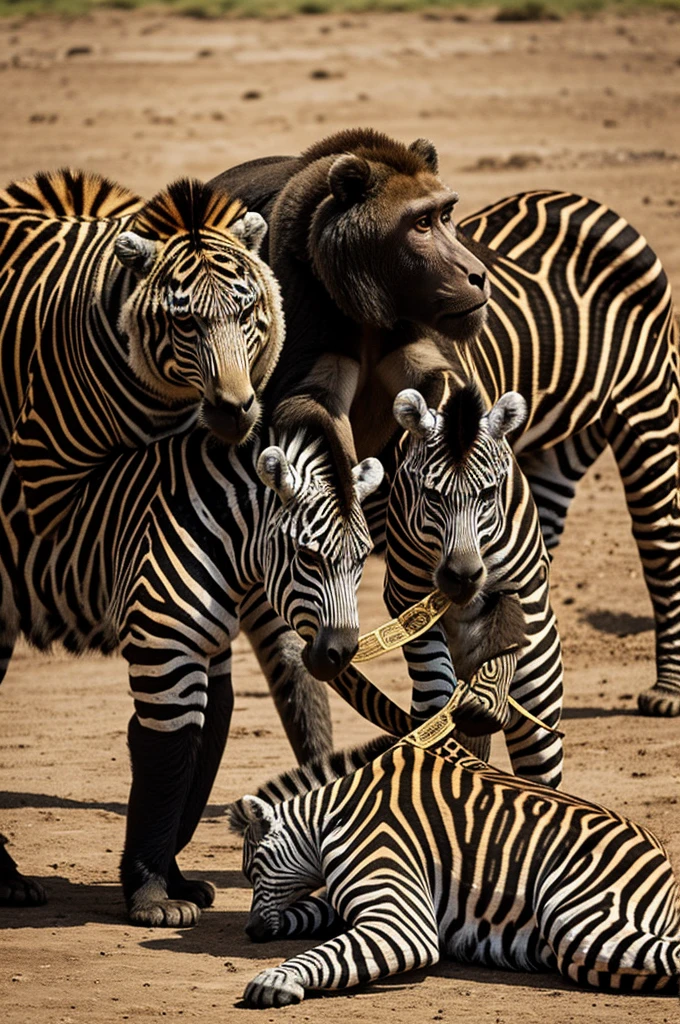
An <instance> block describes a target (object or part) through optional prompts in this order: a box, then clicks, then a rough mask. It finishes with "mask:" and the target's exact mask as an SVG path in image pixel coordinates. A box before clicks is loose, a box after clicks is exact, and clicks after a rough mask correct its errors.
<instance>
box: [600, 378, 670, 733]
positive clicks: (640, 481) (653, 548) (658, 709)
mask: <svg viewBox="0 0 680 1024" xmlns="http://www.w3.org/2000/svg"><path fill="white" fill-rule="evenodd" d="M670 372H671V371H670V370H669V374H670ZM673 378H674V384H673V387H672V388H671V387H670V386H667V387H665V389H664V391H663V396H664V401H663V402H661V400H660V399H659V397H658V396H659V395H660V394H661V392H660V391H659V390H658V388H659V386H660V385H657V387H656V389H654V390H653V392H652V394H653V397H654V402H653V406H654V408H653V412H652V413H650V412H648V411H647V410H646V409H645V402H649V401H650V399H647V398H646V397H645V398H643V399H642V400H641V401H639V402H638V404H637V406H635V405H634V404H633V403H629V405H626V404H625V403H624V401H623V400H620V401H619V403H618V405H616V406H615V408H614V411H613V412H612V414H611V416H610V418H609V419H608V420H607V422H606V424H605V427H606V431H607V436H608V439H609V443H610V444H611V446H612V449H613V451H614V455H615V456H616V461H617V463H618V467H619V472H620V474H621V479H622V481H623V486H624V489H625V492H626V501H627V503H628V511H629V512H630V516H631V519H632V521H633V536H634V537H635V541H636V543H637V547H638V552H639V555H640V559H641V561H642V567H643V571H644V576H645V582H646V584H647V589H648V591H649V596H650V598H651V601H652V606H653V608H654V619H655V623H656V674H657V678H656V683H655V685H654V686H653V687H652V688H651V689H649V690H645V691H644V692H643V693H641V694H640V695H639V697H638V707H639V709H640V711H641V712H642V714H644V715H663V716H669V717H671V716H675V715H680V587H678V580H680V507H679V492H678V480H679V476H680V459H679V447H678V423H677V421H678V388H677V382H676V381H675V372H673ZM637 392H638V393H641V392H642V393H643V394H644V395H645V396H646V395H647V393H648V392H649V389H648V388H647V389H645V388H644V387H643V386H642V385H640V386H639V387H638V388H637Z"/></svg>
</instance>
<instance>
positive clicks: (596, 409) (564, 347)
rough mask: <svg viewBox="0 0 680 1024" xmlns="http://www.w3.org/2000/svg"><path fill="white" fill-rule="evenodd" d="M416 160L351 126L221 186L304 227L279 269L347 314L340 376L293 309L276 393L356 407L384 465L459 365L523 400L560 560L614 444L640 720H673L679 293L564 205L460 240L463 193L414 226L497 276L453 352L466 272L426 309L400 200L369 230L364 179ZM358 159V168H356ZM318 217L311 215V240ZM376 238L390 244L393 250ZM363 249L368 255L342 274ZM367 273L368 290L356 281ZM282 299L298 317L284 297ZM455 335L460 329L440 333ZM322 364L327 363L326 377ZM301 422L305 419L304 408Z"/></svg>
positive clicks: (546, 197) (527, 199)
mask: <svg viewBox="0 0 680 1024" xmlns="http://www.w3.org/2000/svg"><path fill="white" fill-rule="evenodd" d="M407 148H408V152H409V153H411V154H413V153H414V152H415V153H416V154H417V155H419V157H420V158H424V159H425V160H426V163H427V164H428V166H429V167H430V169H431V170H432V173H433V174H436V151H435V148H434V146H433V145H432V144H431V143H427V142H426V141H425V140H418V141H417V142H415V143H413V144H412V145H411V146H410V147H404V146H400V144H399V143H397V142H395V141H394V140H389V139H387V138H386V137H385V136H383V135H381V134H380V133H378V132H374V131H372V130H370V129H365V130H364V129H356V130H352V131H349V132H340V133H338V135H337V136H333V137H331V138H328V139H325V140H324V141H323V142H320V143H318V144H317V145H315V146H313V147H311V149H310V150H308V151H307V152H306V153H304V154H302V156H300V157H272V158H267V159H265V160H258V161H251V162H250V163H249V164H244V165H242V166H240V167H236V168H232V169H231V170H229V171H226V172H225V173H224V174H222V175H220V176H219V177H218V178H216V179H215V184H216V185H218V186H220V187H224V188H227V189H230V190H232V191H233V194H236V195H241V196H243V197H244V198H247V201H248V207H249V209H253V210H259V211H260V212H261V213H262V214H263V216H265V218H267V220H268V221H270V223H271V224H272V227H273V229H275V230H274V235H275V236H276V235H277V234H278V235H279V236H281V232H282V231H283V232H284V233H287V234H288V235H291V234H292V233H293V227H294V224H293V221H294V216H295V214H296V213H297V216H299V218H300V225H299V228H300V233H301V235H302V237H304V239H305V243H306V244H307V249H306V250H305V251H304V252H303V251H302V249H301V248H300V249H299V251H298V250H296V251H294V252H287V251H283V252H281V253H277V252H276V237H274V238H270V239H269V242H270V244H269V255H268V259H270V261H271V262H272V265H273V266H275V267H276V268H278V267H279V265H280V264H282V265H284V266H287V267H288V271H289V273H291V274H292V272H293V270H294V266H293V265H294V264H296V263H297V262H300V261H303V260H307V263H308V264H309V267H310V268H314V269H315V270H317V271H318V270H319V269H323V271H324V272H325V273H327V275H328V279H327V280H326V283H325V285H323V284H321V280H320V278H319V274H318V273H316V274H314V273H312V271H311V269H310V285H309V287H310V289H313V293H314V297H315V298H314V303H315V308H316V307H317V306H319V305H320V304H321V303H322V301H323V302H325V303H326V306H328V304H329V303H330V307H329V309H331V310H333V309H334V310H335V314H336V315H334V314H333V313H332V312H329V311H328V310H327V313H326V316H325V322H324V339H323V340H324V344H325V345H326V346H327V342H328V338H330V339H331V341H332V342H333V344H334V345H335V349H334V351H335V350H337V351H341V347H340V343H342V345H344V349H342V356H343V358H342V359H338V360H337V361H336V364H334V365H333V367H330V365H329V363H328V359H327V356H326V355H325V353H324V352H322V351H321V350H320V340H319V336H318V335H317V334H316V333H315V332H314V331H311V330H310V329H309V317H310V315H311V314H310V311H309V309H307V308H306V307H305V306H304V304H303V303H294V308H293V311H292V312H294V314H295V318H296V320H299V324H296V323H295V322H294V319H293V317H292V316H289V317H288V333H289V340H290V337H291V335H293V334H296V335H297V336H298V340H297V342H296V345H297V349H296V351H297V355H298V358H297V359H296V360H294V361H289V362H287V363H286V364H285V365H284V364H283V362H282V363H281V364H280V366H279V369H278V371H277V372H276V373H275V374H274V376H273V378H272V383H273V386H274V388H276V387H277V386H278V385H279V384H280V382H283V383H284V384H285V385H286V387H287V389H288V392H289V393H291V394H292V393H295V392H296V393H297V394H298V396H303V397H304V398H305V399H307V398H308V399H310V400H311V401H313V402H316V403H322V404H324V403H325V404H326V405H327V407H328V408H330V409H334V410H337V409H338V408H339V407H341V408H342V409H346V410H349V409H350V408H351V427H352V433H353V437H354V441H355V444H356V450H357V452H358V455H359V457H363V456H366V455H379V456H380V457H382V455H381V451H382V448H383V445H384V444H385V443H386V442H387V439H388V437H389V431H390V411H391V405H392V401H393V400H394V397H395V395H396V394H397V393H398V392H399V391H401V390H402V389H403V388H406V387H417V388H418V390H419V391H421V392H422V394H423V395H425V397H426V399H427V402H428V404H429V405H430V406H434V407H437V405H438V402H439V398H440V395H439V394H438V393H437V392H436V390H435V391H431V390H429V388H428V386H427V385H428V383H431V382H432V379H433V377H434V378H436V376H437V374H438V371H440V370H441V369H451V368H452V367H456V366H458V363H459V360H461V359H462V361H463V363H464V366H463V374H462V376H463V377H464V378H469V377H471V376H476V377H477V379H479V380H480V382H481V385H482V390H483V393H484V396H485V398H486V400H487V401H488V404H489V405H493V404H494V403H495V402H496V401H497V400H498V398H499V397H500V395H502V394H504V393H505V392H506V391H510V390H513V391H518V392H519V393H520V394H521V395H522V396H523V397H524V399H525V400H526V402H527V405H528V410H529V411H528V418H527V422H526V424H525V427H524V430H523V432H522V434H521V436H520V437H518V438H515V439H514V443H515V450H516V452H517V453H518V456H519V459H520V464H521V466H522V468H523V470H524V472H525V473H526V474H527V476H528V478H529V483H530V485H531V489H532V492H533V495H534V498H535V500H536V503H537V505H538V509H539V515H540V518H541V525H542V528H543V529H544V535H545V539H546V543H547V546H548V547H549V548H552V547H554V546H555V545H556V544H557V543H558V541H559V538H560V535H561V533H562V530H563V527H564V521H565V516H566V513H567V510H568V507H569V504H570V502H571V499H572V498H573V495H574V492H575V487H576V485H577V483H578V481H579V480H580V479H581V477H582V476H583V474H584V473H585V472H586V470H587V469H588V468H589V466H591V465H592V464H593V462H594V461H595V460H596V458H597V457H598V456H599V455H600V454H601V453H602V451H603V450H604V449H605V447H606V446H607V445H610V446H611V448H612V451H613V453H614V455H615V457H616V460H617V463H618V467H619V471H620V473H621V477H622V480H623V484H624V488H625V493H626V501H627V504H628V510H629V513H630V516H631V520H632V524H633V533H634V537H635V540H636V543H637V546H638V551H639V554H640V558H641V561H642V565H643V569H644V575H645V580H646V583H647V587H648V590H649V594H650V597H651V601H652V605H653V609H654V617H655V622H656V666H657V679H656V683H655V685H654V687H653V688H651V689H649V690H647V691H646V692H644V693H642V694H640V697H639V707H640V710H641V711H642V712H643V713H645V714H651V715H680V590H679V589H678V587H677V580H678V577H679V576H680V509H679V507H678V477H679V469H680V462H679V456H678V448H679V446H678V440H679V439H678V390H679V382H678V346H677V331H676V329H675V326H674V320H673V308H672V301H671V293H670V287H669V284H668V280H667V278H666V275H665V273H664V271H663V268H662V266H661V264H660V262H659V259H658V257H657V256H656V255H655V253H654V252H653V251H652V250H651V248H650V247H649V245H648V244H647V243H646V241H645V239H644V238H643V237H642V236H641V235H640V234H639V233H638V232H637V231H636V230H635V229H634V228H633V227H632V226H631V225H630V224H628V223H627V222H626V221H625V220H624V219H623V218H622V217H620V216H619V215H618V214H616V213H615V212H613V211H612V210H610V209H609V208H608V207H606V206H605V205H603V204H602V203H598V202H595V201H594V200H591V199H587V198H585V197H582V196H578V195H574V194H573V193H570V192H556V191H548V190H541V191H533V192H525V193H522V194H520V195H516V196H511V197H510V198H508V199H504V200H501V201H500V202H498V203H494V204H492V205H491V206H489V207H488V208H487V209H485V210H483V211H482V212H481V213H478V214H474V215H473V216H471V217H468V218H467V219H465V220H463V221H461V222H460V224H459V225H458V228H457V229H456V227H455V225H454V220H453V214H452V207H453V204H454V203H455V200H456V199H457V196H456V195H455V193H451V192H450V190H449V192H448V198H447V199H446V202H445V203H444V205H443V206H441V205H437V203H436V202H435V200H436V198H437V197H436V195H433V196H432V197H431V198H432V203H431V204H430V205H429V206H428V204H427V203H426V202H425V198H423V202H422V204H418V205H419V209H418V211H417V212H416V211H413V217H412V220H413V223H412V224H411V227H413V228H414V229H415V230H416V231H422V242H423V245H425V243H426V241H427V238H428V235H429V236H432V237H434V236H435V234H436V235H437V236H440V235H441V234H442V232H449V233H451V232H452V233H453V234H454V236H455V237H457V239H458V241H459V242H462V243H463V245H465V246H466V247H467V248H468V249H469V250H470V252H471V254H472V255H474V256H475V257H476V258H477V259H478V260H480V261H481V263H482V264H483V265H484V266H485V267H486V271H487V274H488V280H489V281H490V283H491V300H490V302H489V303H488V316H487V317H486V325H485V326H484V327H483V329H482V331H481V334H480V336H479V340H478V341H477V342H476V343H475V344H473V345H471V346H469V348H468V351H467V355H466V354H465V352H464V350H463V346H462V345H461V344H460V342H459V341H458V342H456V341H455V339H456V335H455V334H453V333H451V334H450V337H451V338H453V339H454V341H453V343H452V342H451V341H449V342H448V344H446V343H443V340H442V338H441V337H439V336H438V335H437V334H436V333H435V332H434V331H433V330H432V323H433V320H432V312H433V308H434V307H435V305H436V302H435V299H436V298H437V297H438V296H447V295H448V297H449V299H450V300H451V301H453V299H455V296H456V289H457V282H458V281H459V272H460V263H458V264H457V265H455V266H454V263H453V262H452V263H451V265H450V275H449V281H448V287H446V284H444V285H441V287H438V288H435V289H434V290H433V293H432V294H429V295H428V293H427V290H426V289H425V290H424V285H423V282H422V280H421V278H422V275H423V270H424V268H423V260H422V259H421V258H420V257H419V255H418V253H417V252H413V251H411V250H409V248H408V242H407V241H406V238H407V234H408V231H407V228H408V225H406V224H404V225H402V224H399V226H398V227H399V230H395V224H394V218H395V217H396V216H397V213H398V212H399V202H398V200H399V199H400V198H401V193H400V192H399V191H398V187H395V189H394V190H393V193H392V198H393V200H394V202H393V203H392V205H391V206H389V207H388V211H387V213H386V212H385V210H384V209H383V208H381V209H380V210H379V211H378V212H379V213H380V214H381V215H384V216H382V218H381V217H379V216H377V217H367V218H365V220H364V221H362V220H361V210H362V205H361V204H362V202H364V194H363V193H362V190H361V188H360V184H361V182H360V177H361V167H362V166H364V167H368V168H370V169H371V170H372V174H373V177H374V180H375V183H376V186H375V191H376V192H377V194H378V196H379V195H380V190H381V187H384V182H385V181H389V180H390V178H391V176H392V173H393V169H394V167H397V166H400V167H401V171H402V173H403V171H404V166H405V164H404V161H405V160H406V155H405V154H406V150H407ZM348 152H353V153H355V154H356V155H357V156H358V157H359V158H360V160H359V162H358V163H357V161H354V163H351V162H350V161H348V160H347V159H346V158H345V154H347V153H348ZM321 160H325V161H326V162H325V163H324V164H323V168H325V169H326V178H325V179H324V181H323V182H322V183H321V184H318V192H317V193H315V194H314V195H313V196H312V197H311V198H312V200H313V202H310V203H309V204H308V205H307V206H305V207H303V208H301V209H299V210H297V211H296V210H295V208H294V206H291V204H290V203H289V201H288V198H289V195H290V196H292V197H293V199H294V198H295V197H296V195H297V192H296V189H297V187H298V185H299V186H300V187H302V185H303V184H304V183H305V182H306V181H311V180H312V179H311V174H312V167H313V163H314V161H321ZM334 160H337V161H338V164H339V169H342V168H344V169H345V170H351V169H354V173H355V175H356V177H357V181H356V182H355V187H354V189H353V190H352V189H350V188H349V187H347V188H345V190H344V194H341V195H339V196H337V195H334V194H333V189H332V185H333V182H332V180H331V175H330V173H329V169H330V168H331V166H333V161H334ZM362 161H363V164H362V163H361V162H362ZM395 161H396V162H395ZM400 161H401V163H400ZM402 164H404V166H402ZM323 168H322V169H323ZM381 183H382V185H381ZM350 184H351V182H350ZM372 191H373V190H371V189H369V190H368V193H367V195H368V198H367V199H365V202H366V203H367V204H370V203H371V202H374V200H373V199H372V198H371V197H372ZM395 196H396V197H397V198H396V199H395ZM376 202H377V200H376ZM352 203H354V206H355V208H356V209H357V210H358V211H359V215H358V216H357V218H355V220H356V224H353V223H352V221H351V217H350V212H351V211H350V208H351V206H352ZM313 204H316V206H314V205H313ZM426 206H428V208H427V209H425V207H426ZM430 207H431V208H430ZM312 210H314V212H315V218H314V222H313V224H311V225H310V224H308V223H307V219H309V218H310V216H311V211H312ZM406 212H407V215H408V210H407V211H406ZM343 218H346V219H347V221H348V224H349V226H350V227H352V231H350V230H349V227H348V229H347V230H340V229H338V228H337V224H343V225H344V220H343ZM418 218H420V219H418ZM329 224H330V225H331V226H332V227H334V228H335V230H334V232H333V231H328V232H327V235H326V237H325V239H324V248H323V251H322V250H321V247H320V246H317V247H315V240H316V239H318V237H319V235H320V233H321V232H322V230H323V228H324V226H327V225H329ZM303 228H305V229H309V230H305V231H302V229H303ZM362 228H363V234H362ZM387 229H389V230H387ZM435 229H436V230H435ZM381 230H385V231H386V234H385V235H384V237H381V234H380V232H381ZM381 241H382V243H383V247H382V249H380V248H379V244H380V242H381ZM352 243H354V245H355V249H356V251H357V252H358V253H359V257H361V258H357V259H356V260H349V259H348V257H347V252H348V246H350V245H351V244H352ZM362 246H363V247H362ZM366 253H370V259H369V258H368V257H367V256H366ZM404 262H406V263H409V262H410V264H411V265H412V266H413V267H414V268H415V271H416V277H414V278H413V279H412V281H417V284H418V287H417V288H416V287H415V285H414V286H413V287H411V288H407V287H401V288H399V289H396V294H392V293H393V292H395V281H394V280H393V278H392V277H391V276H390V275H391V274H392V273H393V271H394V270H395V268H396V269H397V270H399V269H400V268H401V267H402V266H403V264H404ZM359 267H360V268H361V269H362V270H363V273H364V277H365V280H363V281H357V274H358V268H359ZM435 270H436V268H433V270H432V272H433V275H434V277H433V279H434V278H436V273H435ZM334 272H335V281H334V282H333V280H332V276H333V273H334ZM371 275H373V276H372V277H371ZM418 275H420V276H418ZM282 280H283V278H282ZM399 280H401V278H400V279H399ZM333 283H334V284H335V286H336V287H335V289H333V288H332V287H331V285H332V284H333ZM360 285H363V287H361V286H360ZM390 289H392V292H390ZM386 291H387V292H388V293H389V294H390V295H391V296H392V298H393V300H394V302H395V303H397V305H399V306H404V307H406V308H407V309H408V310H409V311H410V312H409V315H407V316H406V317H405V319H398V320H396V321H395V322H394V323H391V324H389V326H387V327H385V326H384V325H383V326H380V324H378V323H376V322H375V321H374V320H369V319H367V314H366V310H367V309H369V311H370V309H371V306H372V305H380V301H379V300H380V299H381V298H382V297H383V296H384V293H385V292H386ZM486 291H487V289H486V284H485V294H486ZM283 292H284V301H286V302H288V301H289V296H288V295H287V294H286V292H287V286H286V284H285V282H284V286H283ZM376 295H377V296H378V298H377V299H376V297H375V296H376ZM341 296H342V301H341ZM419 299H420V300H422V301H421V303H420V306H419V305H418V300H419ZM428 300H431V301H429V302H428ZM343 303H344V309H341V306H343ZM351 303H353V308H352V310H350V312H348V311H347V307H348V304H351ZM324 308H325V307H324ZM475 315H476V314H475ZM428 325H429V326H428ZM450 327H451V320H449V321H448V322H447V323H446V324H445V325H443V326H440V328H439V329H440V330H444V331H447V330H448V329H449V328H450ZM343 332H344V333H343ZM337 335H340V336H341V337H340V340H339V341H338V340H337V338H336V336H337ZM326 336H328V337H326ZM458 337H460V334H459V335H458ZM321 357H323V358H324V359H325V360H326V361H325V362H324V363H323V367H322V364H321ZM315 365H316V367H317V369H316V370H314V371H313V370H312V369H311V368H312V367H315ZM322 369H323V371H324V372H321V370H322ZM331 369H332V370H333V372H331ZM471 371H474V373H473V372H471ZM296 375H297V380H294V378H295V377H296ZM301 407H303V408H304V407H306V406H305V403H304V402H301ZM343 426H344V425H343ZM345 433H346V431H345Z"/></svg>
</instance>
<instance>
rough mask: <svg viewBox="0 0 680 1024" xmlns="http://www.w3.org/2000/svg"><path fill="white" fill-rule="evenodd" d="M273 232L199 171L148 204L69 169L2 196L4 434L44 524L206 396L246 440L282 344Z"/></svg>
mask: <svg viewBox="0 0 680 1024" xmlns="http://www.w3.org/2000/svg"><path fill="white" fill-rule="evenodd" d="M265 232H266V224H265V222H264V220H263V219H262V217H261V216H260V215H259V214H257V213H246V212H245V208H244V206H243V204H242V203H241V202H240V200H236V199H231V198H230V197H228V196H225V195H224V194H223V193H220V192H217V191H215V190H214V189H212V188H210V187H209V186H206V185H203V184H201V183H200V182H197V181H189V180H181V181H178V182H175V183H174V184H172V185H170V186H168V188H167V189H165V190H164V191H162V192H160V193H158V195H156V196H155V197H154V198H153V199H151V200H150V201H149V202H146V203H145V202H143V201H142V200H140V199H139V198H138V197H137V196H135V195H133V194H132V193H130V192H128V191H127V190H126V189H123V188H121V187H120V186H118V185H115V184H113V183H111V182H109V181H107V180H106V179H104V178H100V177H98V176H95V175H88V174H81V173H78V172H69V171H58V172H55V173H53V174H38V175H36V176H35V177H34V178H30V179H28V180H26V181H21V182H15V183H14V184H12V185H10V186H9V187H8V188H7V189H5V190H2V191H0V366H1V367H2V374H1V375H0V440H3V439H4V446H5V450H7V448H8V447H9V450H10V452H11V455H12V459H13V461H14V464H15V466H16V469H17V472H18V473H19V475H20V477H21V480H22V484H23V488H24V496H25V500H26V507H27V510H28V513H29V516H30V518H31V524H32V527H33V529H34V531H35V532H36V533H38V534H41V535H46V534H48V533H50V532H52V531H53V530H54V529H55V528H56V527H57V526H58V524H59V523H60V522H61V521H62V520H63V519H64V517H65V516H66V515H67V513H69V512H72V511H73V508H74V506H75V504H76V503H77V501H78V499H79V497H81V495H82V489H83V483H84V481H85V480H86V479H87V477H88V475H89V474H90V473H92V472H96V471H97V470H98V469H99V468H100V467H101V466H102V465H103V464H104V462H105V461H106V460H107V458H108V457H109V455H110V454H111V453H114V454H115V453H117V452H119V451H121V450H123V449H126V448H128V449H129V448H135V447H140V446H144V445H146V444H148V443H149V442H150V441H152V440H154V439H158V438H160V437H162V436H164V435H166V434H168V433H171V432H175V431H180V430H182V429H183V428H185V427H186V426H187V425H189V424H190V423H192V422H193V421H194V420H195V419H196V410H197V407H198V408H199V418H200V419H201V421H202V422H204V424H205V425H206V426H208V427H210V428H211V429H212V430H214V431H215V432H216V433H217V434H218V435H219V436H221V437H222V438H223V439H224V440H226V441H227V442H229V443H240V442H242V441H244V440H245V439H246V438H247V437H248V435H249V433H250V431H251V430H252V429H253V427H254V425H255V423H256V422H257V420H258V418H259V401H258V397H257V395H258V394H259V393H260V392H261V391H262V389H263V388H264V385H265V383H266V381H267V379H268V377H269V375H270V374H271V371H272V369H273V367H274V364H275V363H276V360H277V359H278V356H279V352H280V349H281V345H282V342H283V315H282V312H281V303H280V296H279V291H278V286H277V284H276V281H275V280H274V277H273V275H272V272H271V271H270V269H269V268H268V267H267V265H266V264H265V263H263V261H262V260H260V259H259V257H258V256H257V250H258V248H259V246H260V243H261V241H262V238H263V236H264V233H265ZM199 400H200V406H199Z"/></svg>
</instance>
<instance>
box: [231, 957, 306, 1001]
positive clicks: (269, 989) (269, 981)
mask: <svg viewBox="0 0 680 1024" xmlns="http://www.w3.org/2000/svg"><path fill="white" fill-rule="evenodd" d="M304 998H305V990H304V988H303V986H302V985H301V984H300V982H299V981H298V980H297V977H296V975H295V974H293V972H292V971H287V970H286V969H285V968H283V967H270V968H269V969H268V970H266V971H260V973H259V974H258V975H257V977H255V978H253V980H252V981H249V982H248V984H247V985H246V990H245V992H244V993H243V1000H244V1002H245V1003H246V1005H247V1006H254V1007H258V1008H259V1009H264V1008H265V1007H270V1006H291V1005H292V1004H293V1003H301V1002H302V1000H303V999H304Z"/></svg>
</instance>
